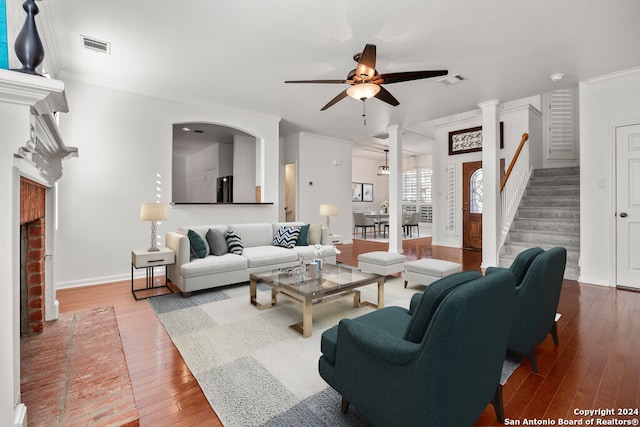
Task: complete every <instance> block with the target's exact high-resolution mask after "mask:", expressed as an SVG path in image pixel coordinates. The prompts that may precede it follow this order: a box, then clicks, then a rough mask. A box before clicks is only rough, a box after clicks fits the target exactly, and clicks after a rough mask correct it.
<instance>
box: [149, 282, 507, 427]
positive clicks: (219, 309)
mask: <svg viewBox="0 0 640 427" xmlns="http://www.w3.org/2000/svg"><path fill="white" fill-rule="evenodd" d="M360 290H361V292H362V296H361V297H362V299H363V300H365V301H373V302H375V301H376V299H377V286H376V285H375V284H374V285H369V286H365V287H362V288H360ZM416 291H417V290H416V289H415V288H414V289H405V288H404V286H403V281H402V278H391V279H388V280H387V283H386V284H385V306H390V305H399V306H402V307H408V306H409V301H410V299H411V296H412V295H413V294H414V293H415V292H416ZM270 295H271V292H270V288H269V287H267V286H265V285H258V301H259V302H260V303H268V302H269V301H270ZM149 301H150V303H151V305H152V306H153V308H154V310H155V312H156V314H157V316H158V318H159V319H160V321H161V322H162V324H163V325H164V327H165V329H166V331H167V333H168V334H169V336H170V337H171V339H172V340H173V342H174V344H175V345H176V347H177V348H178V350H179V351H180V354H181V355H182V357H183V358H184V360H185V363H186V364H187V366H188V367H189V369H190V370H191V372H192V373H193V375H194V377H195V378H196V380H197V381H198V383H199V384H200V387H201V388H202V390H203V392H204V394H205V396H206V398H207V400H208V401H209V403H210V404H211V406H212V408H214V410H215V412H216V414H218V416H219V418H220V420H221V421H222V423H223V424H224V425H229V426H236V425H242V426H257V425H272V426H280V425H299V423H300V420H304V424H305V425H308V426H341V425H345V426H346V425H349V426H353V425H363V426H366V425H369V424H368V422H367V420H366V419H365V418H364V417H362V416H361V415H360V414H358V412H357V409H356V408H352V409H351V410H349V412H348V414H347V416H344V415H342V414H341V413H340V410H339V408H340V400H341V398H340V395H339V394H338V393H336V392H335V391H334V390H333V389H331V388H330V387H329V386H328V385H327V383H326V382H325V381H324V380H323V379H322V378H321V377H320V375H319V374H318V359H319V358H320V355H321V352H320V339H321V335H322V332H323V331H324V330H326V329H328V328H330V327H332V326H334V325H336V324H337V323H338V322H339V321H340V319H343V318H345V317H357V316H360V315H362V314H365V313H368V312H370V311H371V310H373V309H372V308H369V307H364V306H363V307H359V308H356V307H353V305H352V304H350V303H349V300H343V301H339V302H335V303H332V304H326V305H320V306H314V308H313V335H312V336H311V337H309V338H303V337H302V336H300V335H299V334H297V333H296V332H294V331H292V330H291V329H289V328H288V326H289V325H291V324H294V323H297V322H300V321H301V320H302V311H301V308H300V307H299V306H298V305H296V304H294V303H292V302H290V301H288V300H286V299H285V298H279V299H278V304H277V305H276V306H275V307H273V308H270V309H267V310H258V309H256V307H254V306H253V305H251V304H250V303H249V287H248V285H247V284H242V285H234V286H227V287H223V288H217V289H214V290H209V291H202V292H194V293H193V294H192V296H191V297H190V298H182V297H181V296H180V295H178V294H171V295H164V296H160V297H155V298H152V299H150V300H149ZM351 302H352V301H351ZM516 367H517V364H516V365H514V366H511V365H510V366H508V367H507V369H508V372H506V373H505V374H504V375H506V377H508V375H510V373H511V372H513V370H514V369H515V368H516Z"/></svg>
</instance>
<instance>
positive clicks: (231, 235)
mask: <svg viewBox="0 0 640 427" xmlns="http://www.w3.org/2000/svg"><path fill="white" fill-rule="evenodd" d="M224 238H225V239H226V241H227V248H228V250H229V252H231V253H232V254H236V255H242V251H243V250H244V245H243V244H242V239H241V238H240V235H239V234H238V233H236V232H235V231H233V230H227V231H226V232H225V233H224Z"/></svg>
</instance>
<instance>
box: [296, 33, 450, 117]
mask: <svg viewBox="0 0 640 427" xmlns="http://www.w3.org/2000/svg"><path fill="white" fill-rule="evenodd" d="M353 60H354V61H356V62H357V63H358V65H357V67H356V68H355V69H353V70H351V71H349V74H347V79H346V80H287V81H285V83H325V84H334V83H343V84H348V85H351V86H350V87H349V88H347V89H345V90H343V91H342V92H340V93H339V94H338V95H337V96H336V97H335V98H333V99H332V100H331V101H329V102H328V103H327V105H325V106H324V107H322V108H321V109H320V110H321V111H324V110H326V109H327V108H329V107H331V106H333V105H334V104H336V103H337V102H338V101H341V100H342V99H344V98H346V97H347V96H350V97H352V98H354V99H359V100H361V101H363V102H364V101H365V100H367V99H369V98H373V97H375V98H378V99H379V100H381V101H384V102H386V103H387V104H390V105H393V106H394V107H395V106H397V105H400V102H399V101H398V100H397V99H396V98H395V97H394V96H393V95H391V93H389V91H388V90H386V89H385V88H384V87H382V86H381V85H382V84H386V83H389V84H390V83H399V82H407V81H410V80H419V79H428V78H430V77H438V76H445V75H447V73H448V72H449V71H448V70H432V71H402V72H399V73H387V74H378V72H377V71H376V46H375V45H373V44H368V45H366V46H365V47H364V50H363V51H362V52H361V53H356V54H355V55H353Z"/></svg>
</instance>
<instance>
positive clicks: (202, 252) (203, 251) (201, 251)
mask: <svg viewBox="0 0 640 427" xmlns="http://www.w3.org/2000/svg"><path fill="white" fill-rule="evenodd" d="M187 237H188V238H189V243H190V244H191V253H192V254H193V255H194V256H196V257H198V258H204V257H206V256H207V255H209V245H207V242H206V240H205V239H203V238H202V236H201V235H199V234H198V233H196V232H195V231H193V230H189V232H188V233H187Z"/></svg>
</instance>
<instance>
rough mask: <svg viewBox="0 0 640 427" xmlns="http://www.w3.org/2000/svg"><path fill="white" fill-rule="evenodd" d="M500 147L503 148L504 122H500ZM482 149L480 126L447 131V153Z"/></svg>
mask: <svg viewBox="0 0 640 427" xmlns="http://www.w3.org/2000/svg"><path fill="white" fill-rule="evenodd" d="M500 148H504V122H500ZM475 151H482V126H477V127H473V128H469V129H462V130H456V131H453V132H449V155H450V156H451V155H453V154H462V153H473V152H475Z"/></svg>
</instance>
